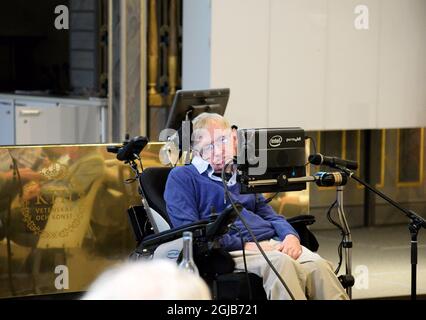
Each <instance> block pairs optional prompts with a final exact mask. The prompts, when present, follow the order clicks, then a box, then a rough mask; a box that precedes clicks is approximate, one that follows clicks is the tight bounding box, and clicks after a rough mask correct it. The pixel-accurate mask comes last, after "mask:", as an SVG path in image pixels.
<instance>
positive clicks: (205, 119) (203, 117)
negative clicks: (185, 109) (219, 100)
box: [192, 112, 231, 131]
mask: <svg viewBox="0 0 426 320" xmlns="http://www.w3.org/2000/svg"><path fill="white" fill-rule="evenodd" d="M212 122H216V123H219V124H221V125H222V127H223V129H230V128H231V125H230V124H229V122H228V120H226V118H225V117H223V116H221V115H220V114H217V113H208V112H203V113H201V114H199V115H198V116H197V117H195V118H194V119H193V120H192V128H193V129H194V131H195V130H197V129H205V128H207V126H208V125H209V124H210V123H212Z"/></svg>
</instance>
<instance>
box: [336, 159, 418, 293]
mask: <svg viewBox="0 0 426 320" xmlns="http://www.w3.org/2000/svg"><path fill="white" fill-rule="evenodd" d="M335 167H336V168H337V169H339V170H341V171H343V172H344V173H346V174H347V175H348V176H349V177H351V178H352V179H354V180H355V181H357V182H358V183H360V184H362V185H363V186H364V187H366V188H367V189H368V190H370V191H371V192H373V193H375V194H376V195H378V196H379V197H380V198H382V199H384V200H386V201H387V202H388V203H389V204H391V205H392V206H394V207H395V208H397V209H398V210H400V211H401V212H403V213H404V214H405V215H406V216H407V218H408V219H410V223H409V225H408V230H409V232H410V235H411V300H416V299H417V294H416V290H417V257H418V254H417V235H418V233H419V231H420V229H421V228H425V229H426V220H425V219H424V218H422V217H421V216H419V215H418V214H416V213H415V212H414V211H412V210H408V209H406V208H404V207H402V206H401V205H400V204H398V203H397V202H395V201H394V200H392V199H391V198H389V197H388V196H387V195H385V194H384V193H382V192H380V191H379V190H377V189H376V188H374V187H373V186H371V185H369V184H368V183H366V182H364V181H362V180H361V179H360V178H359V177H357V176H356V175H355V174H354V173H353V172H352V171H351V170H349V169H347V168H345V167H342V166H338V165H336V166H335Z"/></svg>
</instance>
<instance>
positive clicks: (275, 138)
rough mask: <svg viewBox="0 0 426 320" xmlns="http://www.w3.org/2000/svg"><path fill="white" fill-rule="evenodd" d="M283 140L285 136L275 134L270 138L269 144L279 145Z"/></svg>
mask: <svg viewBox="0 0 426 320" xmlns="http://www.w3.org/2000/svg"><path fill="white" fill-rule="evenodd" d="M281 142H283V137H281V136H278V135H276V136H273V137H272V138H271V139H269V145H270V146H271V147H272V148H276V147H279V146H280V145H281Z"/></svg>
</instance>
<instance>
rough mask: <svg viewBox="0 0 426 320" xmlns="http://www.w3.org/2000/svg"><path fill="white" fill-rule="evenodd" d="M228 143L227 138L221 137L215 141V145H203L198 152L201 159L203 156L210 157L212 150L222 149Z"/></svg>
mask: <svg viewBox="0 0 426 320" xmlns="http://www.w3.org/2000/svg"><path fill="white" fill-rule="evenodd" d="M228 141H229V137H227V136H222V137H220V138H219V139H217V140H216V141H215V143H210V144H208V145H205V146H204V147H202V148H201V149H200V150H199V152H200V155H201V157H203V158H204V156H210V155H211V154H212V153H213V150H214V149H216V148H222V147H223V146H224V145H225V144H227V143H228Z"/></svg>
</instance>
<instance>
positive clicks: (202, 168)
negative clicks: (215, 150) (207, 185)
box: [191, 156, 237, 186]
mask: <svg viewBox="0 0 426 320" xmlns="http://www.w3.org/2000/svg"><path fill="white" fill-rule="evenodd" d="M191 163H192V164H193V165H194V167H195V168H196V169H197V171H198V173H199V174H203V173H204V172H206V171H207V175H208V177H209V178H210V179H212V180H214V181H220V182H222V179H221V178H220V177H217V176H215V175H213V173H214V170H213V168H212V166H211V165H210V163H209V162H207V161H206V160H204V159H203V158H201V157H200V156H195V157H193V158H192V162H191ZM236 183H237V174H236V173H235V172H234V174H233V175H232V177H231V179H229V181H228V186H233V185H234V184H236Z"/></svg>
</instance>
